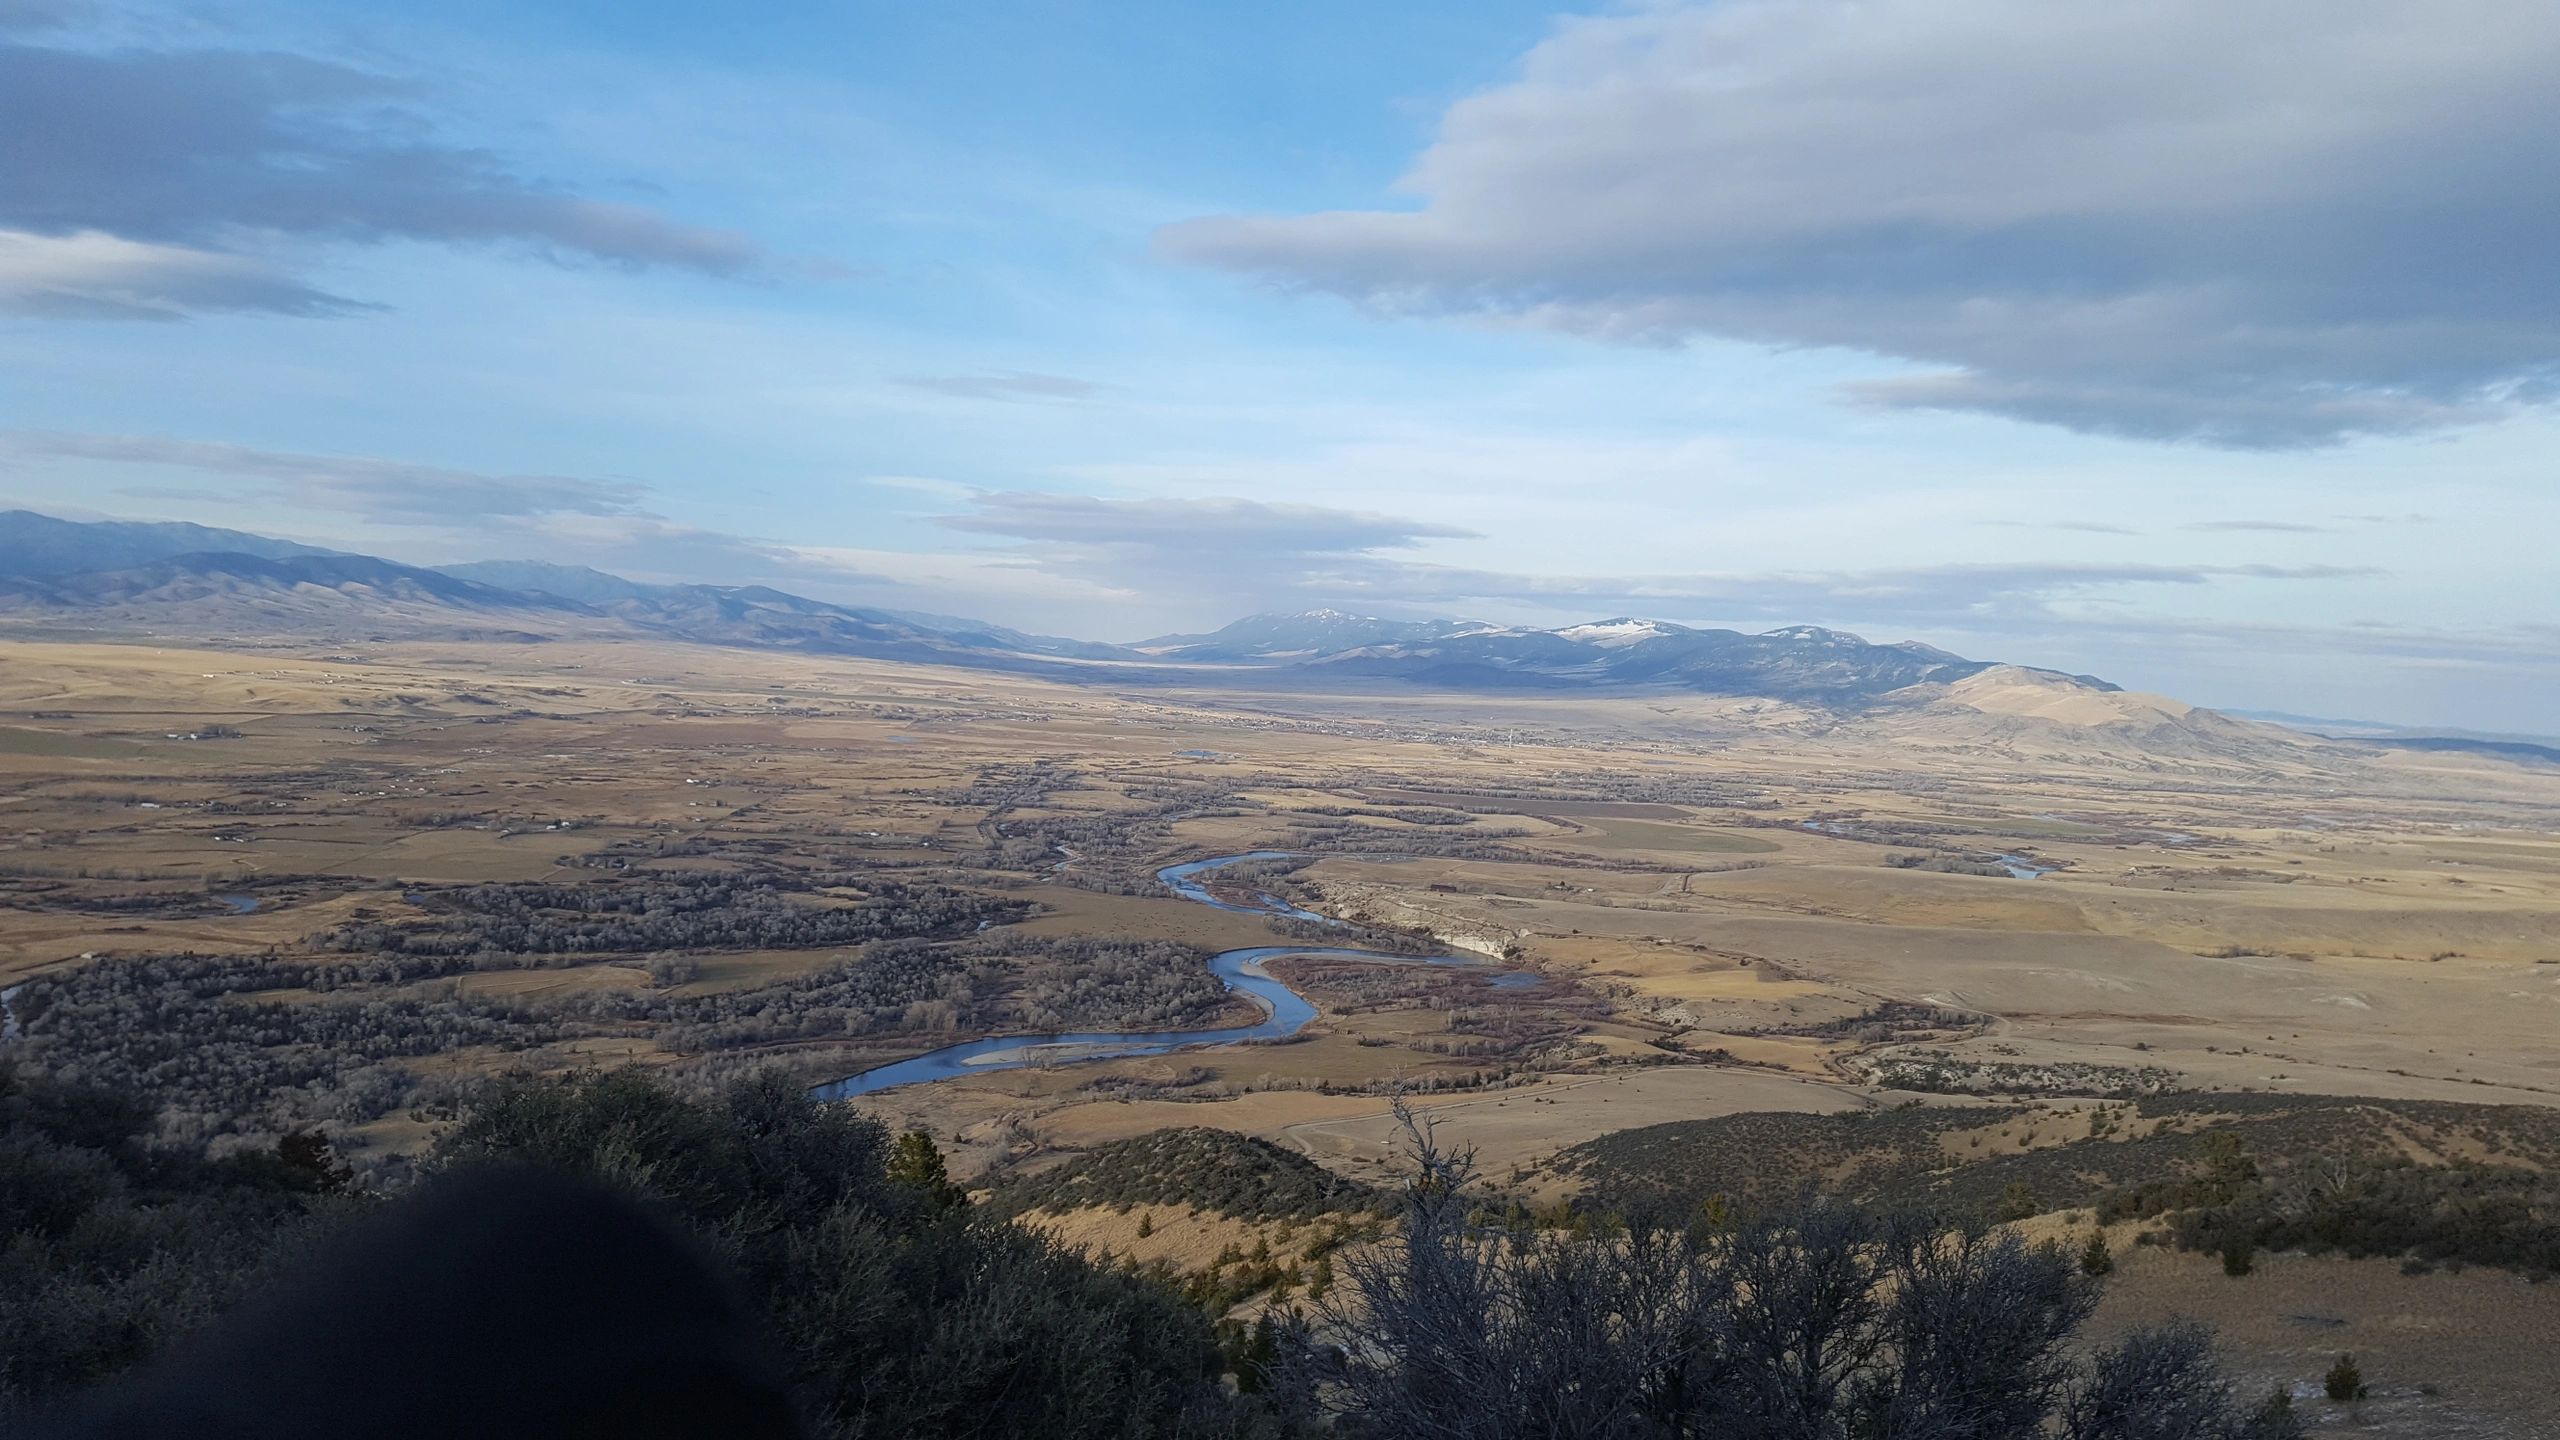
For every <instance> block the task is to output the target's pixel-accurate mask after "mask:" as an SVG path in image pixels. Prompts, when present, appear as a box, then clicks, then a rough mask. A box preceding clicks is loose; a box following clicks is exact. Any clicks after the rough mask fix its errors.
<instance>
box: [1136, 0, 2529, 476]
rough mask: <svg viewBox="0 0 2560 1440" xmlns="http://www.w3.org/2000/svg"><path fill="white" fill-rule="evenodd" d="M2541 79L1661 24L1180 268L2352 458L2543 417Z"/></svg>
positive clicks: (2372, 61) (2373, 51) (2419, 16)
mask: <svg viewBox="0 0 2560 1440" xmlns="http://www.w3.org/2000/svg"><path fill="white" fill-rule="evenodd" d="M2554 75H2560V7H2553V6H2550V5H2547V4H2540V3H2536V0H2444V3H2439V4H2428V5H2416V4H2408V3H2400V0H2261V3H2252V4H2245V5H2235V4H2229V3H2225V0H2156V3H2148V4H2141V5H2110V6H2086V5H2057V4H2052V3H2049V0H1726V3H1721V4H1716V5H1663V6H1646V7H1642V8H1639V9H1636V10H1633V11H1631V12H1628V13H1621V14H1610V15H1602V16H1597V17H1590V18H1580V19H1573V20H1568V21H1566V22H1563V23H1562V24H1561V25H1560V26H1559V27H1558V29H1557V31H1556V32H1555V34H1554V35H1553V36H1552V37H1551V38H1550V39H1548V40H1547V41H1546V42H1544V43H1543V44H1541V45H1539V46H1538V47H1537V48H1536V49H1535V50H1534V51H1532V52H1531V53H1530V54H1529V56H1528V57H1527V58H1526V60H1525V61H1524V62H1523V64H1522V66H1521V71H1520V74H1519V75H1518V77H1517V78H1516V79H1514V80H1511V81H1510V82H1508V83H1505V84H1501V85H1497V86H1495V87H1493V88H1491V89H1488V90H1485V91H1483V92H1482V93H1479V94H1476V95H1473V96H1470V97H1468V98H1466V99H1464V100H1462V101H1460V102H1458V103H1457V104H1455V105H1453V106H1451V107H1450V108H1449V110H1448V112H1447V113H1446V115H1445V116H1444V117H1443V118H1442V120H1441V124H1440V129H1439V135H1438V137H1437V139H1436V140H1435V141H1434V142H1433V143H1432V144H1431V146H1430V147H1429V148H1428V149H1427V150H1425V151H1424V152H1423V153H1422V155H1421V156H1420V158H1419V159H1417V160H1416V161H1415V162H1414V164H1413V167H1412V169H1411V170H1410V171H1409V172H1408V174H1407V175H1406V176H1405V178H1404V180H1403V181H1402V182H1401V185H1400V187H1399V188H1400V189H1402V190H1403V191H1405V192H1406V193H1407V194H1409V195H1411V196H1412V197H1413V198H1414V200H1415V202H1416V203H1415V205H1414V207H1413V208H1410V209H1398V210H1340V211H1329V212H1323V213H1315V214H1297V215H1285V214H1284V215H1258V216H1257V215H1236V216H1221V217H1212V218H1204V219H1197V220H1192V221H1188V222H1185V223H1181V224H1176V225H1173V226H1170V227H1168V228H1167V229H1165V230H1164V231H1163V232H1162V233H1161V235H1160V244H1161V245H1162V247H1163V249H1164V250H1165V252H1166V253H1168V254H1169V255H1172V256H1174V257H1176V258H1179V259H1184V260H1190V261H1195V262H1201V263H1206V264H1212V265H1219V266H1224V267H1227V268H1230V269H1234V270H1239V271H1243V272H1246V273H1249V274H1255V275H1261V276H1266V277H1269V278H1271V279H1273V280H1275V281H1278V282H1280V283H1282V284H1285V285H1290V286H1298V287H1305V288H1309V289H1314V290H1321V291H1329V292H1332V293H1335V294H1338V295H1342V296H1346V297H1349V298H1351V299H1354V300H1357V301H1359V302H1361V303H1363V304H1364V305H1368V306H1371V307H1374V308H1376V309H1378V310H1381V311H1385V312H1391V313H1402V314H1420V315H1459V316H1476V317H1486V318H1493V319H1499V320H1503V321H1508V322H1516V323H1525V324H1532V325H1538V326H1547V327H1553V328H1556V329H1560V330H1565V331H1569V332H1572V333H1575V334H1580V335H1586V336H1591V337H1594V338H1598V339H1602V340H1609V341H1619V342H1628V343H1669V342H1677V341H1681V340H1685V339H1689V338H1692V337H1698V336H1715V337H1724V338H1731V339H1739V340H1746V341H1751V342H1755V343H1760V344H1766V345H1774V346H1783V347H1827V348H1839V349H1846V350H1853V351H1862V352H1868V353H1871V354H1875V355H1880V356H1887V357H1891V358H1894V359H1898V360H1906V361H1912V362H1917V363H1919V364H1920V365H1923V366H1926V367H1936V368H1930V369H1927V370H1924V371H1922V372H1919V373H1911V374H1903V375H1896V376H1890V377H1886V378H1880V379H1873V380H1866V381H1861V382H1857V383H1854V384H1852V385H1850V386H1847V387H1845V393H1846V394H1847V395H1848V396H1849V398H1851V399H1853V400H1855V401H1856V402H1858V403H1862V404H1867V405H1874V406H1880V407H1888V408H1915V409H1945V410H1972V411H1983V412H1988V413H1992V414H1998V415H2005V416H2010V417H2013V418H2017V419H2023V420H2029V421H2034V422H2038V423H2043V424H2052V425H2060V426H2064V427H2068V428H2071V429H2076V430H2085V431H2092V432H2098V433H2103V434H2113V435H2126V436H2134V437H2139V438H2145V439H2168V440H2190V441H2201V442H2204V443H2208V444H2214V445H2224V446H2236V447H2294V446H2318V445H2330V444H2335V443H2338V442H2340V441H2343V440H2345V439H2347V438H2348V437H2351V436H2356V435H2373V434H2396V433H2409V432H2419V431H2426V430H2432V429H2440V428H2444V427H2449V426H2456V425H2463V424H2468V423H2477V422H2480V421H2483V420H2487V419H2491V418H2494V417H2497V416H2499V415H2502V414H2506V413H2509V412H2511V411H2512V410H2513V409H2514V408H2515V407H2517V406H2519V405H2523V404H2530V403H2540V402H2543V401H2546V400H2548V399H2549V398H2550V397H2551V395H2552V389H2553V383H2554V377H2555V373H2560V372H2555V368H2554V366H2555V358H2560V268H2555V267H2554V266H2553V265H2552V264H2551V263H2550V257H2551V256H2552V255H2553V254H2555V253H2560V206H2555V205H2554V203H2553V195H2552V187H2551V184H2550V181H2549V178H2548V173H2547V168H2546V165H2547V161H2546V159H2545V158H2541V157H2548V156H2549V155H2550V154H2551V153H2553V151H2554V149H2555V148H2560V85H2555V84H2554V83H2553V81H2552V77H2553V76H2554Z"/></svg>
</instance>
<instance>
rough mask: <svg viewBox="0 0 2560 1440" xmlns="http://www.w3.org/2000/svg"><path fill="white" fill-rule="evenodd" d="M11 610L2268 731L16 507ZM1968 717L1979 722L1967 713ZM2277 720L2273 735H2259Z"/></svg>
mask: <svg viewBox="0 0 2560 1440" xmlns="http://www.w3.org/2000/svg"><path fill="white" fill-rule="evenodd" d="M0 623H10V624H14V625H16V626H18V627H21V628H25V629H41V630H43V631H46V632H53V633H59V632H64V631H71V632H77V633H108V634H119V635H155V636H184V637H189V638H221V639H231V640H249V641H260V640H279V639H293V640H299V641H324V642H328V643H336V644H347V643H365V642H375V641H391V640H472V639H507V640H514V641H537V640H547V639H560V638H571V637H583V638H596V639H614V638H622V639H659V640H675V641H682V642H687V643H692V644H703V645H718V646H728V647H736V648H747V649H767V650H788V651H796V652H801V653H808V654H821V655H844V656H854V657H864V658H873V659H887V660H902V661H913V662H923V663H929V664H943V665H957V666H966V667H971V668H978V669H992V670H1004V671H1010V672H1014V673H1022V674H1033V675H1040V676H1044V677H1048V678H1053V679H1061V680H1070V681H1086V682H1099V683H1109V684H1114V685H1127V686H1143V685H1149V684H1159V683H1177V682H1181V681H1184V680H1191V681H1198V680H1200V679H1202V678H1203V674H1204V672H1214V673H1216V674H1217V675H1219V676H1220V677H1222V683H1257V684H1270V685H1282V686H1292V687H1294V686H1311V685H1320V684H1321V685H1331V684H1343V683H1350V684H1355V685H1371V684H1381V683H1385V684H1409V685H1418V686H1429V687H1432V688H1436V689H1442V690H1459V691H1475V692H1510V693H1518V692H1522V691H1560V692H1570V691H1581V690H1604V689H1620V690H1652V691H1686V692H1690V693H1697V694H1706V695H1718V696H1736V697H1751V698H1761V699H1768V700H1776V701H1784V702H1787V703H1789V704H1791V705H1795V706H1799V707H1803V708H1805V709H1807V710H1808V711H1813V712H1825V713H1835V714H1839V713H1850V712H1877V711H1884V712H1897V713H1899V712H1911V711H1914V710H1918V709H1929V710H1932V711H1936V712H1944V713H1951V714H1961V715H1964V716H1970V717H1974V720H1975V721H1979V722H1981V723H1984V724H1991V725H1995V726H1998V727H2011V728H2014V727H2017V726H2027V727H2030V728H2034V727H2051V726H2063V727H2067V728H2080V729H2087V728H2091V727H2105V728H2109V729H2112V730H2114V731H2117V732H2120V733H2123V734H2127V735H2153V734H2157V735H2159V736H2162V737H2166V738H2168V739H2170V740H2173V741H2174V742H2175V743H2177V744H2179V745H2185V744H2188V743H2189V742H2192V741H2197V740H2202V741H2204V742H2207V743H2210V744H2217V745H2218V744H2220V743H2222V742H2223V741H2225V740H2228V739H2230V738H2231V735H2230V734H2226V733H2225V732H2226V729H2228V730H2231V731H2237V730H2246V731H2251V732H2263V727H2259V726H2255V725H2248V724H2246V723H2245V722H2241V721H2234V720H2229V719H2227V718H2225V717H2222V716H2220V715H2217V714H2215V712H2212V711H2205V710H2198V709H2194V708H2193V707H2189V706H2185V705H2182V704H2179V703H2178V702H2176V701H2171V700H2165V699H2162V698H2160V697H2156V696H2139V695H2131V694H2127V693H2125V692H2122V691H2121V690H2120V689H2119V688H2118V687H2117V686H2114V685H2112V684H2109V683H2108V682H2106V681H2104V680H2100V679H2097V678H2095V677H2092V676H2085V675H2066V674H2062V673H2060V672H2056V671H2050V670H2038V669H2033V668H2030V667H2023V666H2016V665H2006V664H2001V663H1998V662H1994V661H1987V660H1973V659H1967V658H1965V657H1964V656H1960V655H1955V654H1951V653H1949V652H1947V651H1944V650H1940V649H1936V648H1934V647H1932V646H1928V645H1922V644H1918V643H1914V642H1910V641H1903V642H1898V643H1889V644H1878V643H1873V642H1870V641H1868V640H1865V639H1863V638H1861V637H1859V636H1856V635H1851V634H1846V633H1844V632H1841V631H1837V630H1825V629H1821V628H1818V627H1814V626H1790V627H1787V628H1784V629H1778V630H1770V631H1766V632H1763V633H1760V634H1744V633H1742V632H1739V631H1734V630H1720V629H1706V628H1696V627H1691V626H1685V625H1677V624H1672V623H1670V622H1668V621H1662V620H1649V619H1642V618H1638V617H1633V616H1625V617H1619V618H1616V619H1609V620H1597V621H1591V622H1588V623H1584V624H1578V625H1567V626H1559V627H1555V628H1549V629H1539V628H1533V627H1525V626H1505V625H1494V624H1487V623H1484V622H1480V621H1470V620H1451V619H1435V620H1395V619H1382V618H1379V617H1375V616H1364V615H1353V614H1347V613H1344V612H1342V611H1339V610H1329V609H1326V610H1309V611H1304V612H1300V613H1295V614H1282V615H1254V616H1249V617H1247V618H1245V619H1242V620H1238V621H1236V622H1235V623H1234V624H1231V625H1228V626H1226V627H1225V628H1223V629H1220V630H1217V631H1214V632H1211V633H1207V634H1199V635H1165V636H1159V637H1157V638H1155V639H1152V640H1146V641H1141V642H1139V643H1137V644H1135V645H1110V644H1102V643H1098V642H1092V641H1083V640H1071V639H1061V638H1058V637H1055V636H1046V635H1032V634H1026V633H1024V632H1022V631H1018V630H1012V629H1008V628H1006V627H1003V626H999V625H990V624H986V623H984V622H980V621H975V620H968V619H962V618H958V617H953V616H946V615H931V614H925V613H921V612H915V611H898V610H884V609H870V608H864V607H859V606H848V605H838V604H834V603H831V602H828V601H823V600H814V599H810V598H808V597H806V596H802V595H794V594H791V593H789V592H787V591H783V590H776V589H772V588H768V587H764V586H752V585H658V584H647V583H643V582H639V581H635V580H630V579H626V578H624V577H622V576H619V575H612V574H608V573H606V572H604V571H600V570H593V569H587V568H584V567H580V566H569V565H558V564H551V563H546V562H542V561H531V560H522V561H482V562H475V563H471V564H461V565H451V566H446V567H442V568H429V567H423V566H414V565H404V564H401V563H398V562H396V561H391V560H385V559H381V558H378V557H375V556H369V555H352V554H343V553H339V552H335V551H329V550H323V549H319V548H317V547H314V546H309V545H300V544H296V543H294V542H291V541H286V540H278V539H274V538H272V537H267V536H260V535H254V534H250V533H247V532H243V531H236V530H220V529H212V528H208V527H204V526H198V525H183V524H154V523H136V522H125V521H101V522H78V521H67V520H59V519H55V518H52V517H48V516H43V515H37V514H33V513H31V512H28V511H24V510H14V511H6V512H0ZM1967 723H1974V722H1973V721H1969V722H1967ZM2263 733H2276V732H2263Z"/></svg>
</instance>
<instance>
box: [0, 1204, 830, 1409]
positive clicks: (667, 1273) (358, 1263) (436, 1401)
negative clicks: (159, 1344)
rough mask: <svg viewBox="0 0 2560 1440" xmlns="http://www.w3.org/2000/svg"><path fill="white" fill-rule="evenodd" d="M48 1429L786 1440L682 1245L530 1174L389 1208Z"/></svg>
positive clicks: (641, 1215) (635, 1211)
mask: <svg viewBox="0 0 2560 1440" xmlns="http://www.w3.org/2000/svg"><path fill="white" fill-rule="evenodd" d="M32 1433H33V1434H34V1435H36V1436H39V1437H42V1440H127V1437H132V1440H141V1437H153V1440H158V1437H172V1436H202V1437H212V1440H229V1437H241V1440H248V1437H258V1440H304V1437H309V1440H320V1437H324V1436H325V1437H331V1440H340V1437H348V1436H380V1437H410V1436H416V1437H422V1440H423V1437H427V1436H436V1437H446V1436H468V1437H486V1440H514V1437H524V1440H533V1437H543V1440H555V1437H579V1440H587V1437H594V1440H604V1437H615V1440H676V1437H692V1436H722V1437H730V1436H735V1437H742V1440H759V1437H766V1436H772V1437H798V1436H801V1435H803V1434H805V1433H806V1432H805V1431H804V1430H803V1428H802V1427H801V1425H800V1423H799V1421H798V1419H797V1417H796V1416H795V1414H794V1412H793V1409H792V1405H791V1401H790V1396H789V1394H788V1392H787V1390H786V1389H785V1387H784V1386H783V1384H782V1383H781V1381H780V1380H779V1378H778V1377H777V1375H776V1373H775V1371H774V1368H773V1367H772V1365H771V1364H770V1363H769V1362H768V1360H767V1359H766V1357H765V1355H764V1353H763V1351H762V1350H761V1348H760V1347H759V1346H758V1345H757V1343H756V1336H755V1331H754V1327H753V1325H752V1323H751V1322H750V1320H749V1318H748V1316H747V1314H746V1312H745V1311H744V1310H743V1309H742V1308H741V1307H740V1306H739V1305H738V1303H737V1301H736V1300H735V1299H734V1297H733V1296H732V1294H731V1292H730V1290H729V1287H728V1286H727V1285H726V1284H724V1283H723V1282H722V1280H721V1278H720V1277H719V1275H718V1273H717V1272H716V1271H715V1270H714V1269H713V1267H712V1266H711V1265H710V1264H709V1263H708V1262H707V1260H706V1259H705V1257H704V1256H703V1255H702V1254H701V1252H700V1250H699V1249H698V1247H696V1246H695V1245H694V1244H693V1243H692V1242H691V1241H690V1240H689V1239H687V1238H686V1237H685V1236H683V1235H682V1234H680V1233H678V1232H677V1231H675V1230H674V1229H672V1228H671V1227H669V1226H668V1225H666V1224H665V1223H663V1222H661V1221H660V1220H658V1219H657V1218H656V1217H655V1216H653V1215H651V1214H649V1213H648V1212H647V1211H645V1210H643V1209H642V1208H641V1207H640V1206H638V1205H637V1204H635V1203H633V1202H632V1201H631V1200H629V1199H626V1198H624V1197H622V1196H620V1195H617V1194H615V1193H614V1192H612V1191H610V1190H607V1189H605V1188H603V1187H602V1186H599V1185H596V1184H593V1183H591V1182H588V1181H584V1180H577V1179H571V1178H568V1177H565V1176H559V1175H553V1174H547V1173H543V1172H538V1171H531V1170H488V1171H481V1172H476V1173H465V1174H458V1175H453V1176H449V1177H446V1178H443V1179H440V1180H438V1181H435V1182H433V1183H431V1184H429V1185H427V1186H426V1187H424V1189H423V1190H421V1191H420V1192H419V1193H417V1194H415V1195H412V1196H410V1197H408V1198H405V1199H402V1200H399V1201H396V1202H394V1203H392V1204H390V1205H388V1206H386V1207H384V1209H383V1210H382V1211H381V1212H380V1213H379V1214H376V1215H373V1216H370V1217H368V1218H367V1219H365V1220H364V1221H362V1222H361V1223H359V1224H357V1225H356V1226H354V1227H353V1228H352V1229H350V1230H349V1231H348V1232H347V1233H345V1234H343V1235H340V1236H338V1237H336V1238H334V1239H333V1240H331V1241H330V1242H329V1243H328V1244H326V1245H324V1246H323V1247H322V1248H321V1249H320V1251H319V1252H318V1253H317V1254H315V1255H314V1256H313V1257H312V1258H311V1260H310V1261H309V1262H308V1263H306V1264H304V1265H302V1266H300V1267H299V1268H297V1269H295V1270H293V1271H291V1272H289V1273H288V1274H286V1275H285V1276H283V1277H282V1278H281V1279H280V1280H279V1281H278V1282H276V1283H275V1284H273V1285H272V1286H271V1287H270V1288H269V1289H267V1290H266V1291H264V1292H263V1293H258V1294H253V1295H251V1296H250V1297H248V1298H247V1299H246V1300H244V1301H242V1302H241V1304H239V1305H238V1306H237V1307H235V1308H234V1309H233V1310H232V1311H231V1312H230V1313H229V1314H227V1315H225V1316H223V1317H222V1318H221V1319H220V1320H218V1321H216V1322H215V1323H214V1324H212V1325H211V1326H208V1327H207V1328H206V1329H205V1330H203V1331H201V1332H199V1333H198V1334H196V1335H194V1336H191V1337H189V1338H188V1339H187V1340H186V1341H184V1342H182V1343H181V1344H179V1345H178V1346H176V1347H175V1348H174V1349H172V1350H171V1352H170V1353H169V1354H167V1355H165V1356H163V1357H162V1358H161V1359H159V1360H158V1361H156V1362H154V1363H153V1364H151V1365H149V1366H147V1367H145V1368H144V1369H142V1370H140V1371H138V1372H136V1373H134V1374H132V1375H129V1376H125V1377H123V1378H121V1379H119V1380H117V1381H115V1382H112V1383H111V1384H109V1385H107V1386H105V1387H102V1388H101V1389H99V1390H97V1391H95V1392H93V1393H91V1394H89V1395H86V1396H82V1397H79V1398H78V1399H76V1400H74V1401H73V1402H71V1403H69V1404H68V1405H66V1406H64V1407H62V1408H61V1409H58V1410H56V1411H54V1412H52V1413H50V1414H49V1415H46V1416H42V1417H39V1418H38V1420H37V1422H36V1423H35V1425H34V1427H33V1431H32Z"/></svg>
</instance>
